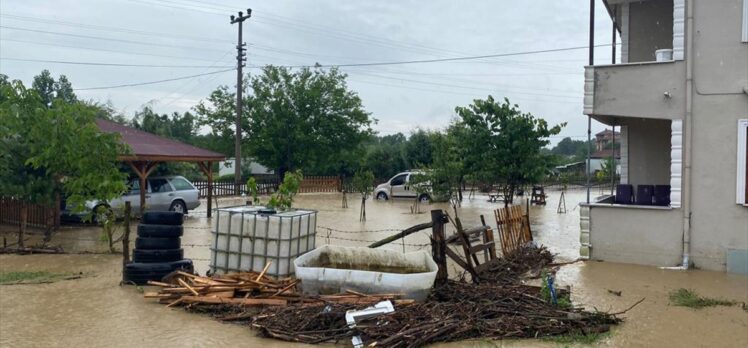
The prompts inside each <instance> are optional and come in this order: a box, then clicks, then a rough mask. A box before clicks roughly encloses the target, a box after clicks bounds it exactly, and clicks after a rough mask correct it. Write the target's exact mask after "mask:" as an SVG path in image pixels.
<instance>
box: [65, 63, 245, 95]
mask: <svg viewBox="0 0 748 348" xmlns="http://www.w3.org/2000/svg"><path fill="white" fill-rule="evenodd" d="M234 70H236V68H231V69H226V70H219V71H212V72H208V73H204V74H197V75H189V76H182V77H175V78H171V79H165V80H158V81H148V82H138V83H128V84H124V85H114V86H101V87H87V88H74V90H76V91H90V90H97V89H113V88H123V87H135V86H144V85H153V84H157V83H164V82H171V81H179V80H186V79H191V78H195V77H200V76H205V75H213V74H220V73H224V72H228V71H234Z"/></svg>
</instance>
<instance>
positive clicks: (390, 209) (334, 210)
mask: <svg viewBox="0 0 748 348" xmlns="http://www.w3.org/2000/svg"><path fill="white" fill-rule="evenodd" d="M559 195H560V192H558V191H552V192H549V199H548V205H547V206H545V207H531V208H530V209H531V211H530V216H531V221H532V230H533V235H534V237H535V240H536V241H538V242H539V243H541V244H544V245H546V246H548V247H549V249H550V250H551V251H553V252H554V253H556V254H557V255H558V256H557V260H559V261H571V260H574V259H576V258H577V257H578V249H579V241H578V239H579V211H578V207H577V203H578V202H579V201H580V200H582V199H583V198H584V192H582V191H570V192H567V193H566V206H567V211H568V212H567V213H566V214H557V213H556V208H557V206H558V200H559ZM242 203H243V200H240V199H227V200H219V205H220V206H222V207H223V206H229V205H238V204H242ZM295 205H296V206H298V207H304V208H309V209H316V210H318V211H319V219H318V229H317V236H318V238H317V245H321V244H326V243H329V244H339V245H349V246H365V245H368V244H370V243H371V242H373V241H376V240H379V239H382V238H384V237H387V236H389V235H391V234H394V233H395V232H396V231H397V230H401V229H404V228H407V227H409V226H412V225H415V224H418V223H422V222H427V221H429V220H430V215H429V213H428V212H429V210H431V209H435V208H437V209H439V208H441V209H447V208H448V206H447V205H444V204H422V205H421V207H420V210H421V211H422V213H420V214H412V213H411V206H412V202H410V201H387V202H377V201H371V200H369V201H367V203H366V215H367V218H368V221H366V222H359V219H358V216H359V207H360V199H357V198H356V195H349V197H348V205H349V207H348V208H342V200H341V195H339V194H314V195H300V196H299V197H298V199H297V203H296V204H295ZM204 206H205V203H204V202H203V207H202V209H198V210H197V211H195V212H192V213H191V214H190V216H188V217H187V219H186V222H185V235H184V237H183V240H182V243H183V246H184V248H185V256H186V257H188V258H191V259H193V260H194V262H195V266H196V270H197V271H199V272H200V273H205V271H206V270H207V269H208V258H209V257H210V251H209V249H208V245H209V244H210V242H211V235H210V223H209V220H208V219H207V217H206V214H205V208H204ZM500 206H501V204H500V203H489V202H487V199H486V198H485V197H483V196H478V197H476V198H473V199H472V200H467V201H466V202H464V204H463V206H462V207H461V208H459V216H460V218H461V220H462V222H463V225H465V226H466V227H468V226H473V225H478V224H480V215H483V216H484V218H485V220H486V223H488V224H489V225H493V226H495V221H494V217H493V213H492V211H493V209H495V208H497V207H500ZM450 213H452V211H451V210H450ZM12 231H13V227H12V226H0V237H6V238H7V240H8V242H11V241H15V235H14V234H13V233H12ZM133 231H134V226H133ZM362 231H363V232H362ZM448 233H450V231H449V230H448ZM133 236H134V234H133ZM31 237H32V240H30V241H28V242H27V243H30V244H31V243H34V242H35V241H36V240H38V239H39V236H38V234H37V235H34V234H32V235H31ZM53 243H54V244H60V245H61V246H62V247H63V248H64V249H65V250H66V251H68V252H71V253H80V254H66V255H29V256H18V255H0V272H9V271H42V270H43V271H49V272H76V273H77V272H83V273H84V274H85V275H86V276H85V277H84V278H82V279H76V280H66V281H59V282H56V283H52V284H37V285H6V286H2V285H0V346H1V347H40V346H43V347H69V346H86V347H91V346H94V347H129V346H133V345H138V344H145V345H148V346H160V347H185V346H190V347H208V346H223V345H233V346H239V345H241V346H250V347H252V346H260V345H262V346H265V347H268V348H270V347H288V346H292V344H289V343H285V342H280V341H276V340H270V339H263V338H259V337H257V336H256V332H255V331H253V330H251V329H250V328H248V327H246V326H243V325H236V324H223V323H220V322H217V321H215V320H213V319H211V318H209V317H206V316H201V315H197V314H190V313H186V312H184V311H182V310H180V309H170V308H165V307H164V306H163V305H160V304H157V303H156V302H155V301H152V300H145V299H143V298H142V296H141V294H140V293H138V292H137V290H136V289H135V287H132V286H123V287H120V286H119V285H118V283H119V280H120V278H121V262H122V260H121V257H120V256H119V255H110V254H100V252H104V251H106V243H104V242H102V241H101V240H100V238H99V229H98V228H95V227H85V226H71V227H65V228H63V229H62V230H61V231H60V232H59V233H58V234H57V235H55V237H54V238H53ZM427 243H428V234H427V231H426V232H419V233H416V234H414V235H411V236H409V237H407V238H405V240H404V241H399V240H398V241H396V242H393V243H392V244H390V245H387V246H385V247H387V248H390V249H393V250H400V251H402V250H403V249H404V250H406V251H412V250H417V249H421V248H428V247H427V246H426V244H427ZM456 274H457V272H456V269H450V275H452V276H455V275H456ZM557 277H558V281H559V282H560V284H561V285H562V286H564V285H568V286H570V287H571V289H572V300H573V302H574V303H576V304H580V305H584V306H586V307H587V308H590V309H593V308H597V309H599V310H604V311H612V312H616V311H620V310H623V309H625V308H627V307H629V306H630V305H632V304H633V303H634V302H636V301H638V300H640V299H641V298H646V299H645V300H644V302H643V303H641V304H640V305H638V306H637V307H635V308H634V309H632V310H631V311H629V312H628V313H626V314H625V315H624V318H625V320H626V321H625V322H624V323H623V324H622V325H620V326H618V327H615V328H614V330H613V334H612V335H610V336H608V337H606V338H604V339H603V340H601V341H599V342H597V343H596V345H597V346H609V347H622V346H659V347H665V346H681V347H693V346H709V347H720V346H724V347H746V346H748V311H745V310H743V309H742V308H741V307H740V306H739V305H738V306H732V307H715V308H707V309H701V310H694V309H689V308H683V307H674V306H669V305H668V299H667V294H668V292H669V291H670V290H672V289H675V288H680V287H685V288H692V289H695V290H696V291H697V292H698V293H700V294H701V295H704V296H710V297H722V298H726V299H731V300H735V301H739V302H748V277H746V276H737V275H729V274H725V273H719V272H706V271H699V270H690V271H672V270H661V269H659V268H656V267H645V266H635V265H623V264H615V263H608V262H577V263H573V264H570V265H566V266H563V267H561V269H560V270H559V272H558V274H557ZM608 290H614V291H621V292H622V295H621V296H620V297H619V296H615V295H613V294H610V293H609V292H608ZM440 346H455V347H456V346H474V347H494V346H523V347H524V346H556V344H555V343H550V342H545V341H537V340H521V341H484V340H481V341H471V342H458V343H451V344H443V345H440Z"/></svg>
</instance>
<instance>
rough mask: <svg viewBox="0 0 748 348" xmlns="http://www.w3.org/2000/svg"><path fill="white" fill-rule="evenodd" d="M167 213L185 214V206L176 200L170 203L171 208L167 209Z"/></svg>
mask: <svg viewBox="0 0 748 348" xmlns="http://www.w3.org/2000/svg"><path fill="white" fill-rule="evenodd" d="M169 211H173V212H176V213H182V214H187V204H185V203H184V201H182V200H176V201H174V202H171V206H170V207H169Z"/></svg>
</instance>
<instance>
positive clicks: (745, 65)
mask: <svg viewBox="0 0 748 348" xmlns="http://www.w3.org/2000/svg"><path fill="white" fill-rule="evenodd" d="M716 4H719V6H715V5H716ZM742 6H743V4H742V0H721V1H719V2H715V1H706V0H700V1H695V2H694V7H695V8H694V15H695V18H694V28H693V30H695V35H694V43H693V50H694V54H695V55H696V57H686V59H691V58H695V59H694V61H693V64H694V87H695V88H694V103H693V146H692V149H693V150H692V151H693V156H692V169H691V171H692V172H691V173H692V185H691V209H692V221H691V255H692V260H693V262H694V264H695V266H696V267H699V268H704V269H710V270H725V268H726V265H725V263H726V254H727V249H738V250H748V207H744V206H740V205H738V204H736V203H735V190H736V181H737V178H736V176H737V146H738V145H737V130H736V127H737V121H738V119H748V94H746V93H745V92H744V91H743V89H744V88H748V43H743V42H741V32H740V28H741V23H742V13H741V10H742Z"/></svg>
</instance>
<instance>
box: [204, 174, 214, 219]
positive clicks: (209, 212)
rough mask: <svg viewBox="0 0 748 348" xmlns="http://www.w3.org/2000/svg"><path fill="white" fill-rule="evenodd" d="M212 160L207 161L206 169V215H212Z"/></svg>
mask: <svg viewBox="0 0 748 348" xmlns="http://www.w3.org/2000/svg"><path fill="white" fill-rule="evenodd" d="M212 167H213V162H208V165H207V166H206V170H207V171H208V217H211V216H212V215H213V171H212V170H211V168H212Z"/></svg>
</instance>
